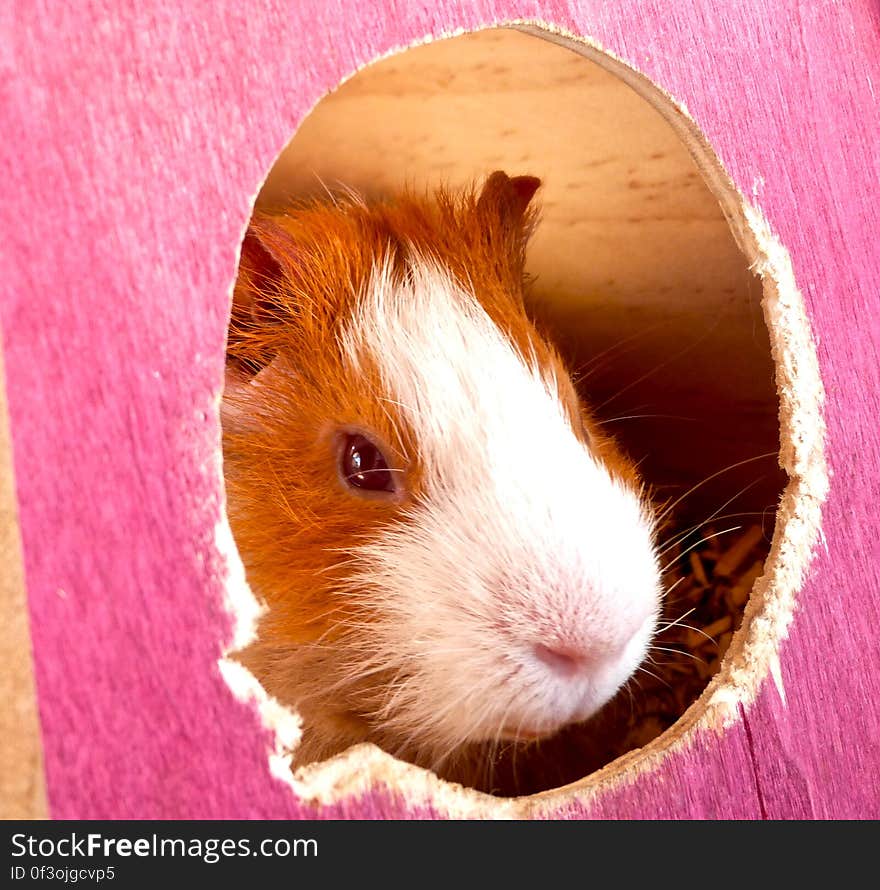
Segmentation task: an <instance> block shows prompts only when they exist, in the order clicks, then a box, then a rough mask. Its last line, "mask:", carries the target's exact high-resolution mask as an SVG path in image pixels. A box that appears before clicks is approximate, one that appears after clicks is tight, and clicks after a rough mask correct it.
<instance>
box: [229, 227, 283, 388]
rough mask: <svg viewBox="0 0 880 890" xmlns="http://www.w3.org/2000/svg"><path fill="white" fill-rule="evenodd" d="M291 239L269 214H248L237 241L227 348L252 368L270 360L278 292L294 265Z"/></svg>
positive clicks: (278, 315)
mask: <svg viewBox="0 0 880 890" xmlns="http://www.w3.org/2000/svg"><path fill="white" fill-rule="evenodd" d="M298 259H299V249H298V247H297V243H296V239H295V238H294V237H293V235H291V234H290V232H288V231H287V230H286V229H285V228H284V227H283V226H282V225H281V224H280V223H278V222H276V221H275V220H274V219H272V218H271V217H267V216H256V215H255V216H254V218H253V220H251V224H250V225H249V226H248V229H247V232H246V233H245V236H244V241H243V242H242V245H241V257H240V259H239V263H238V276H237V278H236V281H235V288H234V290H233V293H232V318H231V322H230V326H229V341H228V345H227V354H228V355H229V356H230V357H234V358H237V359H239V360H240V361H242V362H243V363H244V364H245V365H247V366H249V367H250V368H251V369H252V370H253V371H256V370H259V369H260V368H261V367H263V366H264V365H266V364H268V362H270V361H271V360H272V357H273V354H274V353H273V350H272V349H271V347H269V345H268V344H269V343H270V342H271V339H272V338H271V332H272V329H273V328H277V327H278V326H279V325H280V324H281V323H282V322H283V318H284V312H283V309H282V306H281V299H280V297H281V296H282V294H283V293H284V291H285V285H288V286H289V285H291V284H292V283H293V282H294V280H295V277H296V272H297V269H298V266H299V262H298Z"/></svg>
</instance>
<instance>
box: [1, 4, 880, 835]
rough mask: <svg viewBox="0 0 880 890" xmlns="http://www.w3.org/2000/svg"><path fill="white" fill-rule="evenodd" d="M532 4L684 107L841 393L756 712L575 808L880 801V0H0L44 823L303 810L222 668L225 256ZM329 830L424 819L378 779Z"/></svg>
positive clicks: (743, 813) (851, 810)
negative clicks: (754, 209) (312, 175)
mask: <svg viewBox="0 0 880 890" xmlns="http://www.w3.org/2000/svg"><path fill="white" fill-rule="evenodd" d="M512 18H531V19H536V20H542V21H548V22H552V23H555V24H557V25H560V26H562V27H564V28H566V29H568V30H570V31H572V32H575V33H579V34H583V35H589V36H591V37H593V38H595V39H596V40H598V41H599V43H600V44H602V45H604V46H605V47H607V48H609V49H610V50H612V51H613V52H614V53H615V54H617V55H618V56H620V57H622V58H623V59H624V60H626V61H628V62H629V63H631V64H632V65H634V66H635V67H637V68H639V69H640V70H641V71H643V72H644V73H646V74H647V75H648V76H650V77H651V78H652V79H653V80H654V81H655V82H656V83H658V84H660V85H661V86H662V87H663V88H664V89H666V90H667V91H669V92H670V93H671V94H672V95H673V96H675V97H676V98H677V99H678V100H680V101H682V102H683V104H684V105H685V106H686V107H687V108H688V109H689V111H690V112H691V114H692V115H693V116H694V117H695V119H696V120H697V122H698V123H699V125H700V126H701V127H702V129H703V131H704V133H705V134H706V135H707V137H708V138H709V140H710V142H711V143H712V144H713V146H714V147H715V149H716V150H717V152H718V153H719V155H720V157H721V158H722V160H723V162H724V163H725V165H726V166H727V169H728V170H729V171H730V173H731V174H732V176H733V178H734V180H735V182H736V183H737V184H738V186H739V188H740V189H741V190H742V191H743V192H744V193H746V194H751V193H752V191H753V187H754V188H755V189H756V195H757V197H756V202H757V204H758V205H759V206H760V208H761V209H762V210H763V212H764V213H765V215H766V216H767V217H768V219H769V220H770V222H771V224H772V226H773V228H774V229H775V230H776V232H777V233H778V234H779V235H780V237H781V240H782V241H783V243H784V244H786V246H787V247H788V249H789V250H790V252H791V254H792V257H793V260H794V265H795V272H796V275H797V278H798V281H799V284H800V286H801V289H802V291H803V292H804V296H805V298H806V301H807V305H808V309H809V312H810V316H811V319H812V322H813V325H814V328H815V331H816V333H817V339H818V343H819V352H820V360H821V368H822V373H823V377H824V381H825V385H826V388H827V391H828V405H827V420H828V427H829V444H828V448H829V458H830V462H831V465H832V469H833V471H834V478H833V485H832V492H831V496H830V498H829V501H828V503H827V505H826V508H825V523H824V533H825V539H826V541H827V550H826V551H823V552H822V553H820V554H819V557H818V559H817V560H816V562H815V563H814V564H813V569H812V572H811V575H810V577H809V579H808V582H807V584H806V586H805V588H804V590H803V592H802V594H801V595H800V600H799V602H800V607H799V610H798V613H797V616H796V620H795V623H794V626H793V628H792V633H791V637H790V639H789V641H788V642H787V643H786V644H785V645H784V647H783V650H782V676H783V681H784V689H785V693H786V699H785V703H783V702H782V700H781V699H780V698H779V695H778V693H777V691H776V690H775V688H773V687H772V686H770V685H768V686H767V687H766V688H765V690H764V692H763V694H762V695H761V697H760V698H759V700H758V702H757V703H756V704H755V706H753V707H752V708H751V710H750V711H749V712H748V714H747V715H746V717H745V720H744V721H743V722H741V723H739V724H737V725H735V726H734V727H732V728H731V729H730V730H728V731H727V732H726V733H725V734H724V735H723V736H720V737H719V736H714V735H713V736H707V737H705V738H704V739H703V742H702V743H701V744H698V745H696V746H695V747H694V748H692V749H690V750H689V751H687V752H683V753H680V754H676V755H673V756H671V757H670V758H669V759H668V760H667V761H666V762H665V763H664V765H663V766H662V768H661V769H659V770H658V771H656V772H655V773H653V774H652V775H649V776H645V777H642V778H641V779H640V780H639V781H638V782H636V783H635V784H633V785H630V786H628V787H626V788H624V789H620V790H617V791H615V792H612V793H608V794H605V795H604V796H601V797H600V798H599V799H597V800H596V801H595V802H594V803H593V804H592V805H591V807H590V808H589V809H588V810H584V809H580V808H577V809H576V808H570V809H569V810H567V811H565V812H561V813H560V815H564V816H569V817H584V816H601V817H609V816H615V817H632V816H649V817H657V816H662V817H692V818H693V817H721V816H730V817H758V816H771V817H797V816H818V817H830V816H836V817H848V816H849V817H852V816H856V817H858V816H869V815H870V816H880V748H878V739H880V716H878V711H877V708H876V707H875V705H874V702H875V701H876V699H877V696H878V693H880V677H878V669H877V663H878V658H880V651H878V649H880V646H878V634H877V632H876V628H877V627H878V626H880V577H878V564H880V518H878V509H877V503H878V502H880V446H878V425H877V421H876V416H877V409H878V392H880V387H878V343H880V321H878V319H880V312H878V289H877V281H878V280H880V255H878V250H877V244H880V213H878V209H877V197H878V191H880V189H878V181H880V105H878V102H877V96H876V90H877V89H880V15H878V9H877V6H876V4H875V3H874V2H873V0H842V2H839V3H836V4H833V5H832V4H815V3H810V2H795V0H779V2H774V3H770V2H768V0H746V2H742V3H737V4H719V3H714V2H711V0H691V2H679V0H674V2H673V0H668V2H661V0H653V2H635V0H621V2H619V3H616V4H608V3H604V2H599V0H579V2H571V3H565V2H559V0H545V2H529V3H526V2H515V0H497V2H475V3H470V2H461V3H451V2H445V0H444V2H440V3H436V4H423V3H414V2H413V3H406V2H376V0H373V2H362V3H354V2H347V3H338V4H331V5H329V6H328V5H327V4H325V3H321V2H318V0H298V2H292V0H291V2H286V0H274V2H253V0H250V2H247V0H236V2H212V3H207V2H183V0H179V2H177V3H160V2H156V0H145V2H142V3H139V4H137V5H135V4H119V3H115V2H110V0H87V2H82V3H78V4H72V5H65V4H52V3H48V2H42V3H40V2H33V3H27V4H25V3H18V4H10V5H7V6H6V7H5V8H4V11H3V12H2V13H0V82H2V84H3V86H2V91H0V96H2V99H0V101H2V105H0V120H2V125H3V130H4V138H3V139H2V140H0V173H2V182H3V185H2V186H0V188H2V191H3V200H2V203H0V264H2V284H0V327H2V330H3V344H4V355H5V362H6V375H7V386H8V398H9V406H10V416H11V428H12V434H13V444H14V451H15V472H16V478H17V491H18V499H19V506H20V520H21V533H22V539H23V547H24V555H25V569H26V578H27V588H28V595H29V603H30V611H31V624H32V628H33V631H32V633H33V642H34V651H35V661H36V679H37V685H38V691H39V704H40V714H41V721H42V730H43V741H44V747H45V761H46V772H47V783H48V790H49V798H50V805H51V809H52V813H53V815H54V816H56V817H61V818H69V817H92V818H102V817H105V818H118V817H137V818H161V817H203V818H224V817H257V816H259V817H285V818H290V817H294V818H296V817H311V816H313V815H314V814H315V811H314V810H313V809H312V808H310V807H308V806H305V805H303V804H301V803H299V802H298V801H296V800H295V799H294V797H293V796H292V794H291V793H290V792H289V791H288V789H287V788H286V787H285V786H283V785H282V784H281V783H279V782H278V781H277V780H275V779H273V778H272V777H271V776H270V775H269V773H268V769H267V765H266V757H265V749H266V746H267V744H268V738H267V736H266V734H265V733H263V732H262V731H261V730H259V729H257V720H256V717H255V716H254V715H253V714H252V713H251V712H250V710H249V709H248V708H247V707H245V706H243V705H240V704H238V703H237V702H236V701H235V700H234V699H233V698H232V696H231V695H230V693H229V691H228V689H227V688H226V686H225V684H224V683H223V681H222V679H221V678H220V675H219V673H218V671H217V669H216V660H217V657H218V656H219V655H220V653H221V651H222V648H223V645H224V644H225V642H226V641H227V640H228V639H229V631H230V625H229V618H228V616H227V615H226V613H225V612H224V610H223V608H222V583H223V582H222V579H223V566H222V564H220V562H219V561H218V557H217V555H216V550H215V546H214V537H213V536H214V526H215V523H216V521H217V518H218V515H219V511H220V501H219V492H218V488H217V473H216V469H215V461H216V456H215V455H216V452H217V448H218V443H219V429H218V419H217V414H216V395H217V392H218V391H219V388H220V385H221V378H222V361H223V342H224V329H225V324H226V313H227V311H228V294H229V289H230V284H231V281H232V278H233V274H234V269H235V256H236V247H237V243H238V241H239V239H240V237H241V234H242V231H243V228H244V225H245V223H246V220H247V218H248V215H249V211H250V201H251V199H252V197H253V196H254V195H255V193H256V191H257V189H258V187H259V184H260V182H261V180H262V177H263V176H264V175H265V173H266V171H267V170H268V168H269V166H270V165H271V163H272V161H273V160H274V158H275V156H276V154H277V153H278V151H279V150H280V149H281V147H282V146H283V145H284V143H285V142H286V141H287V140H288V139H289V138H290V136H291V135H292V133H293V132H294V130H295V128H296V126H297V124H298V123H299V121H300V120H301V119H302V118H303V116H304V115H305V114H306V113H307V111H308V110H309V108H311V106H312V105H313V104H314V103H315V101H317V99H318V98H319V97H320V96H321V95H322V94H323V93H324V92H326V91H327V89H329V88H331V87H332V86H333V85H335V84H336V83H338V82H339V81H340V79H342V78H343V77H345V76H347V75H348V74H350V73H351V72H352V71H354V70H355V69H356V68H357V67H358V66H360V65H363V64H364V63H366V62H368V61H369V60H371V59H373V58H375V57H377V56H379V55H381V54H383V53H385V52H387V51H389V50H390V49H392V48H394V47H398V46H401V45H405V44H407V43H409V42H412V41H415V40H420V39H422V38H423V37H425V36H426V35H440V34H442V33H448V32H450V31H452V30H453V29H455V28H459V27H469V28H473V27H477V26H481V25H487V24H492V23H496V22H501V21H504V20H505V19H512ZM322 814H323V815H328V816H357V817H377V816H383V817H396V816H397V817H399V816H404V815H410V816H421V815H430V814H429V813H426V812H424V811H423V810H419V809H414V808H412V807H411V806H410V805H408V804H407V802H406V801H404V800H402V799H401V798H399V797H396V796H394V795H392V794H391V793H389V792H386V791H379V790H375V791H373V792H371V793H369V794H365V795H363V796H360V797H357V798H351V799H349V800H347V801H346V802H345V803H343V804H340V805H338V806H335V807H333V808H329V809H327V810H324V811H323V813H322Z"/></svg>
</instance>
